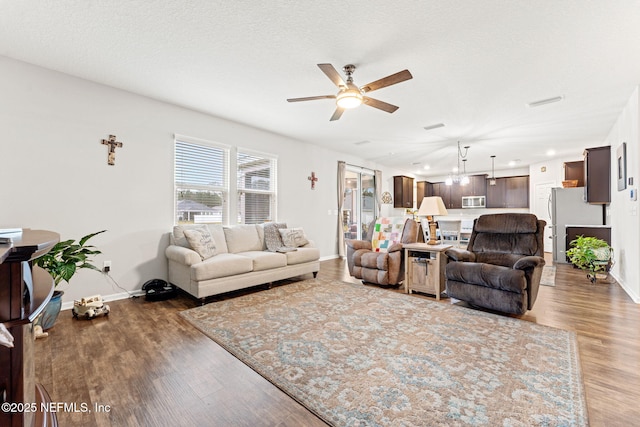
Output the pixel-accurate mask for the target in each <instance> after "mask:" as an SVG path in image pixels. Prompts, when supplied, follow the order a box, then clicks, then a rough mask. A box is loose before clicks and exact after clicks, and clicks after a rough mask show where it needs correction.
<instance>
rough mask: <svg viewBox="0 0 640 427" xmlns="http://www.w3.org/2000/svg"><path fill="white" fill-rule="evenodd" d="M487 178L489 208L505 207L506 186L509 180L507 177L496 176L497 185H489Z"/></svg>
mask: <svg viewBox="0 0 640 427" xmlns="http://www.w3.org/2000/svg"><path fill="white" fill-rule="evenodd" d="M488 181H489V180H487V200H486V202H487V207H488V208H504V207H505V204H506V203H505V196H506V194H505V188H506V187H507V181H506V179H505V178H496V179H495V181H496V185H489V182H488Z"/></svg>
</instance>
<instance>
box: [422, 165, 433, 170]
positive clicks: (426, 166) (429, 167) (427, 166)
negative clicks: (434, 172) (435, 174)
mask: <svg viewBox="0 0 640 427" xmlns="http://www.w3.org/2000/svg"><path fill="white" fill-rule="evenodd" d="M423 169H425V170H429V169H431V166H429V165H424V168H423Z"/></svg>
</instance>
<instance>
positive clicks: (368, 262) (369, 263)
mask: <svg viewBox="0 0 640 427" xmlns="http://www.w3.org/2000/svg"><path fill="white" fill-rule="evenodd" d="M388 259H389V258H388V255H384V254H380V253H377V252H368V253H365V254H362V257H361V258H360V265H361V266H362V267H366V268H373V269H377V270H388V269H389V264H388V262H387V261H388Z"/></svg>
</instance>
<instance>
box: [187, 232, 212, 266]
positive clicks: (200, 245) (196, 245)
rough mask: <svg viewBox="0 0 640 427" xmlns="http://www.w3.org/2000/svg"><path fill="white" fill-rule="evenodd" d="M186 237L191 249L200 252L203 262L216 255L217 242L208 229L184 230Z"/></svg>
mask: <svg viewBox="0 0 640 427" xmlns="http://www.w3.org/2000/svg"><path fill="white" fill-rule="evenodd" d="M184 236H185V237H186V238H187V241H188V242H189V245H190V246H191V248H192V249H193V250H194V251H196V252H198V254H199V255H200V257H201V258H202V260H205V259H209V258H211V257H212V256H214V255H215V253H216V242H214V241H213V236H212V235H211V232H210V231H209V229H208V228H206V227H203V228H193V229H190V230H184Z"/></svg>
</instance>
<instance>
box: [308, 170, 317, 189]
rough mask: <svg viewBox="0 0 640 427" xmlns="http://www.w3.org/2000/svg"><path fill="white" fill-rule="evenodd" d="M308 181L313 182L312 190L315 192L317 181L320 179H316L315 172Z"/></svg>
mask: <svg viewBox="0 0 640 427" xmlns="http://www.w3.org/2000/svg"><path fill="white" fill-rule="evenodd" d="M307 179H308V180H309V181H311V189H312V190H315V188H316V181H317V180H318V178H316V173H315V172H311V176H309V177H307Z"/></svg>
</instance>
